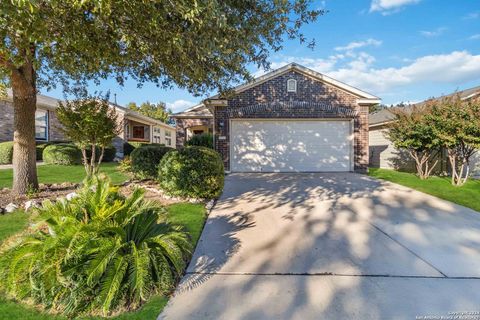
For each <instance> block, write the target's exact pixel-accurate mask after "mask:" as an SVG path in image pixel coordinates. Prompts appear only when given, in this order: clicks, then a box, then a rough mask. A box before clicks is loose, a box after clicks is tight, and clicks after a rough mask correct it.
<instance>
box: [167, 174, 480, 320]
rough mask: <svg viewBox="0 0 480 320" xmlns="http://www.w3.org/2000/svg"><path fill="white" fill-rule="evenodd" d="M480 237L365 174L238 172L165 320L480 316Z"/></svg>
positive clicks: (446, 206) (458, 212)
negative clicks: (473, 312) (474, 314)
mask: <svg viewBox="0 0 480 320" xmlns="http://www.w3.org/2000/svg"><path fill="white" fill-rule="evenodd" d="M479 230H480V213H477V212H475V211H473V210H470V209H467V208H464V207H461V206H458V205H455V204H452V203H450V202H446V201H443V200H440V199H438V198H435V197H432V196H429V195H426V194H424V193H421V192H417V191H414V190H412V189H409V188H405V187H402V186H399V185H396V184H392V183H388V182H382V181H379V180H375V179H372V178H369V177H367V176H364V175H359V174H354V173H299V174H280V173H279V174H230V175H228V176H227V177H226V183H225V190H224V193H223V195H222V196H221V198H220V199H219V201H218V203H217V205H216V206H215V208H214V209H213V210H212V212H211V214H210V216H209V218H208V219H207V222H206V225H205V228H204V230H203V233H202V236H201V238H200V240H199V243H198V245H197V248H196V250H195V253H194V256H193V259H192V262H191V263H190V265H189V267H188V270H187V274H186V275H185V277H184V278H183V279H182V282H181V283H180V286H179V287H178V288H177V290H176V292H175V294H174V296H173V297H172V299H171V300H170V301H169V303H168V305H167V307H166V308H165V310H164V312H163V313H162V314H161V315H160V316H159V319H415V317H422V316H446V315H449V314H451V312H466V311H480V307H479V306H480V232H479ZM479 319H480V317H479Z"/></svg>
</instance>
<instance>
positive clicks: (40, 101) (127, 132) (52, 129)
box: [0, 91, 176, 157]
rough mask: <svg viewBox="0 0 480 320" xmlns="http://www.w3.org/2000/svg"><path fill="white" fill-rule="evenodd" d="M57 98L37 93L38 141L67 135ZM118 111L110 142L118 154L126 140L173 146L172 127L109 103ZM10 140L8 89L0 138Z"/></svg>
mask: <svg viewBox="0 0 480 320" xmlns="http://www.w3.org/2000/svg"><path fill="white" fill-rule="evenodd" d="M59 102H60V100H57V99H55V98H52V97H48V96H44V95H40V94H39V95H37V110H36V112H35V138H36V140H37V141H38V142H55V141H57V142H58V141H66V137H64V135H63V134H62V132H61V131H60V130H59V129H58V128H59V127H60V126H61V125H60V123H59V121H58V119H57V116H56V112H55V110H56V108H57V106H58V103H59ZM111 107H112V108H115V109H116V111H117V116H118V121H119V126H120V127H121V128H122V130H121V132H120V134H119V135H118V136H117V137H116V138H115V139H114V141H113V146H114V147H115V148H116V149H117V156H119V157H123V147H124V144H125V143H128V142H142V143H161V144H165V145H167V146H172V147H173V146H175V144H176V141H175V139H176V133H175V128H174V127H172V126H170V125H168V124H165V123H163V122H161V121H158V120H156V119H153V118H150V117H147V116H144V115H142V114H140V113H138V112H136V111H133V110H129V109H127V108H124V107H122V106H119V105H117V104H113V103H112V104H111ZM12 140H13V105H12V96H11V92H10V91H9V92H8V96H7V97H6V98H3V99H0V142H4V141H12Z"/></svg>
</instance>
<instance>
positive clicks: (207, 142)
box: [185, 133, 213, 149]
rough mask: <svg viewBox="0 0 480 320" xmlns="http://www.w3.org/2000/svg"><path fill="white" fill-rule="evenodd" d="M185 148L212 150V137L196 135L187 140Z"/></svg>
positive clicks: (203, 134) (206, 134) (209, 135)
mask: <svg viewBox="0 0 480 320" xmlns="http://www.w3.org/2000/svg"><path fill="white" fill-rule="evenodd" d="M185 145H186V146H197V147H205V148H210V149H213V135H212V134H211V133H202V134H197V135H194V136H193V137H191V138H190V139H188V141H187V142H186V143H185Z"/></svg>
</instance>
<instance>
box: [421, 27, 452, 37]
mask: <svg viewBox="0 0 480 320" xmlns="http://www.w3.org/2000/svg"><path fill="white" fill-rule="evenodd" d="M446 30H447V28H445V27H440V28H437V29H435V30H432V31H420V33H421V34H422V36H425V37H428V38H432V37H438V36H440V35H441V34H443V33H444V32H445V31H446Z"/></svg>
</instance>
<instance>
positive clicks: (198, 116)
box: [172, 103, 213, 148]
mask: <svg viewBox="0 0 480 320" xmlns="http://www.w3.org/2000/svg"><path fill="white" fill-rule="evenodd" d="M172 118H173V119H175V123H176V136H177V139H176V140H177V148H178V147H182V146H183V145H184V143H185V141H187V140H188V139H190V138H191V137H192V136H193V135H196V134H202V133H213V115H212V112H211V111H210V110H208V108H207V107H206V106H205V105H204V104H203V103H200V104H198V105H196V106H194V107H192V108H189V109H187V110H185V111H183V112H180V113H176V114H174V115H173V116H172Z"/></svg>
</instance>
